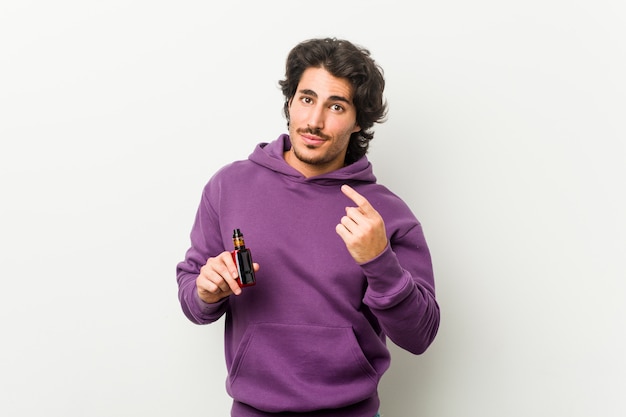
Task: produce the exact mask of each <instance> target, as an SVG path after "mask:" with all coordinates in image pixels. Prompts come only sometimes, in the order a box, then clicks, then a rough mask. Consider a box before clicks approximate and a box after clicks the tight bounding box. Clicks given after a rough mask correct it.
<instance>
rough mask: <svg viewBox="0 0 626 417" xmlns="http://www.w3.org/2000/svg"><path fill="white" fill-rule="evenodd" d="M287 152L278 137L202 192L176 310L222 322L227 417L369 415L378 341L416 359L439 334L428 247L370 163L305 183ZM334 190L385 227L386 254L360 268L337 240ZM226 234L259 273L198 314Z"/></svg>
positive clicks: (338, 204) (339, 204)
mask: <svg viewBox="0 0 626 417" xmlns="http://www.w3.org/2000/svg"><path fill="white" fill-rule="evenodd" d="M290 146H291V144H290V141H289V137H288V136H287V135H281V136H280V137H279V138H278V139H277V140H275V141H273V142H271V143H269V144H268V143H261V144H259V145H258V146H257V147H256V148H255V150H254V151H253V153H252V154H251V155H250V157H249V158H248V160H245V161H238V162H234V163H232V164H230V165H227V166H225V167H224V168H222V169H221V170H219V171H218V172H217V173H216V174H215V175H214V176H213V178H211V180H210V181H209V182H208V184H207V185H206V187H205V188H204V191H203V194H202V199H201V202H200V205H199V208H198V211H197V214H196V219H195V223H194V225H193V228H192V230H191V247H190V248H189V250H188V251H187V253H186V256H185V259H184V261H182V262H181V263H179V264H178V266H177V280H178V286H179V299H180V303H181V306H182V309H183V312H184V313H185V315H186V316H187V317H188V318H189V319H190V320H191V321H192V322H194V323H197V324H207V323H212V322H214V321H216V320H218V319H219V318H220V317H222V315H224V314H225V320H226V322H225V335H224V338H225V357H226V365H227V370H228V378H227V381H226V389H227V391H228V393H229V394H230V395H231V396H232V397H233V399H234V402H233V408H232V416H234V417H250V416H270V415H273V414H272V413H284V414H281V416H283V417H288V416H322V415H323V416H326V415H328V416H331V415H332V416H334V417H343V416H345V417H367V416H374V415H375V414H376V412H377V411H378V407H379V399H378V394H377V389H378V382H379V381H380V378H381V377H382V375H383V373H384V372H385V371H386V370H387V368H388V367H389V363H390V354H389V351H388V350H387V347H386V345H385V339H386V337H389V338H390V339H391V340H392V341H393V342H394V343H395V344H397V345H398V346H399V347H401V348H403V349H406V350H407V351H409V352H412V353H414V354H420V353H422V352H424V351H425V350H426V349H427V348H428V346H429V345H430V344H431V343H432V341H433V339H434V338H435V335H436V333H437V329H438V327H439V307H438V305H437V302H436V300H435V287H434V279H433V271H432V264H431V258H430V254H429V251H428V247H427V245H426V241H425V239H424V235H423V232H422V228H421V225H420V223H419V222H418V221H417V219H416V218H415V216H414V215H413V214H412V212H411V210H410V209H409V208H408V207H407V205H406V204H405V203H404V202H403V201H402V200H400V198H398V197H397V196H396V195H394V194H393V193H391V192H390V191H389V190H388V189H387V188H385V187H384V186H382V185H379V184H377V183H376V177H375V176H374V174H373V172H372V166H371V164H370V163H369V161H368V159H367V157H363V158H361V159H359V160H358V161H356V162H355V163H353V164H351V165H348V166H346V167H343V168H341V169H339V170H337V171H334V172H331V173H328V174H325V175H321V176H317V177H311V178H305V177H303V176H302V175H301V174H300V173H299V172H298V171H296V170H295V169H294V168H292V167H290V166H289V165H288V164H287V163H286V162H285V160H284V158H283V152H284V151H285V150H287V149H289V148H290ZM342 184H348V185H350V186H351V187H353V188H354V189H356V191H357V192H359V193H360V194H362V195H363V196H364V197H365V198H367V199H368V201H369V202H370V204H371V205H372V206H373V207H374V208H375V209H376V210H378V212H379V213H380V214H381V216H382V217H383V219H384V221H385V227H386V229H387V237H388V238H389V241H390V245H388V246H387V248H386V249H385V250H384V251H383V253H381V254H380V255H379V256H378V257H376V258H375V259H373V260H371V261H369V262H367V263H365V264H357V263H356V262H355V261H354V260H353V259H352V257H351V256H350V254H349V253H348V250H347V249H346V247H345V244H344V243H343V241H342V239H341V238H340V237H339V235H337V233H336V232H335V226H336V225H337V224H338V223H339V221H340V219H341V217H342V216H343V215H344V214H345V207H347V206H353V205H354V203H353V202H352V201H351V200H350V199H348V198H347V197H346V196H345V195H343V193H342V192H341V190H340V187H341V185H342ZM233 229H240V230H241V231H242V232H243V234H244V238H245V242H246V247H247V248H249V249H250V251H251V252H252V258H253V260H254V262H257V263H258V264H259V265H260V270H259V271H258V272H257V273H256V281H257V283H256V285H255V286H253V287H246V288H243V292H242V294H241V295H239V296H234V295H233V296H230V297H228V298H226V299H223V300H221V301H220V302H218V303H215V304H207V303H205V302H203V301H202V300H200V298H199V297H198V295H197V291H196V286H195V280H196V277H197V276H198V274H199V272H200V268H201V267H202V266H203V265H204V264H205V263H206V260H207V259H208V258H209V257H212V256H216V255H218V254H219V253H221V252H223V251H231V250H233V243H232V233H233ZM323 410H326V411H323Z"/></svg>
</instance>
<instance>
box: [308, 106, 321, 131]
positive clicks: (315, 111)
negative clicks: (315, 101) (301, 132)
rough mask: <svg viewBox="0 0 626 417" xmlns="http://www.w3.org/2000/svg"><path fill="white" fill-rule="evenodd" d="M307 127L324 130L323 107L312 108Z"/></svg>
mask: <svg viewBox="0 0 626 417" xmlns="http://www.w3.org/2000/svg"><path fill="white" fill-rule="evenodd" d="M308 119H309V120H308V123H307V126H308V127H310V128H311V129H323V128H324V107H323V106H313V107H311V109H310V111H309V117H308Z"/></svg>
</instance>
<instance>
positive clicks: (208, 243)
mask: <svg viewBox="0 0 626 417" xmlns="http://www.w3.org/2000/svg"><path fill="white" fill-rule="evenodd" d="M209 189H210V183H209V184H208V185H207V186H206V187H205V189H204V192H203V194H202V200H201V202H200V205H199V207H198V210H197V212H196V218H195V221H194V224H193V226H192V229H191V235H190V239H191V246H190V248H189V249H188V250H187V253H186V254H185V259H184V260H183V261H182V262H180V263H179V264H178V265H177V266H176V280H177V282H178V299H179V301H180V304H181V307H182V310H183V313H185V316H187V318H188V319H189V320H191V321H192V322H193V323H196V324H208V323H212V322H214V321H216V320H218V319H219V318H220V317H221V316H222V315H223V314H224V313H225V312H226V308H227V306H228V297H227V298H225V299H222V300H221V301H219V302H217V303H214V304H208V303H206V302H204V301H203V300H201V299H200V297H199V296H198V290H197V287H196V278H197V277H198V275H199V274H200V268H202V266H204V264H205V263H206V261H207V259H208V258H209V257H211V256H216V254H219V253H221V252H222V251H223V250H224V249H223V245H222V242H221V240H220V237H219V232H218V231H219V224H218V221H217V214H216V213H215V211H214V210H213V208H212V207H211V204H210V202H209V194H210V192H209Z"/></svg>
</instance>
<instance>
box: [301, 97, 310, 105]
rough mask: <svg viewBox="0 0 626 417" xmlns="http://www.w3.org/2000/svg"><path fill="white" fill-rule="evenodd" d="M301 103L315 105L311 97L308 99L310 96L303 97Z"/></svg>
mask: <svg viewBox="0 0 626 417" xmlns="http://www.w3.org/2000/svg"><path fill="white" fill-rule="evenodd" d="M300 101H301V102H303V103H304V104H311V103H313V99H312V98H311V97H308V96H303V97H301V98H300Z"/></svg>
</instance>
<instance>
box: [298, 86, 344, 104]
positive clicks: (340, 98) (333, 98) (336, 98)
mask: <svg viewBox="0 0 626 417" xmlns="http://www.w3.org/2000/svg"><path fill="white" fill-rule="evenodd" d="M298 92H299V93H300V94H304V95H307V96H313V97H317V93H316V92H315V91H313V90H309V89H307V88H304V89H302V90H300V91H298ZM328 99H329V101H341V102H343V103H346V104H352V102H351V101H350V100H348V99H347V98H345V97H344V96H330V97H329V98H328Z"/></svg>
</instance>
